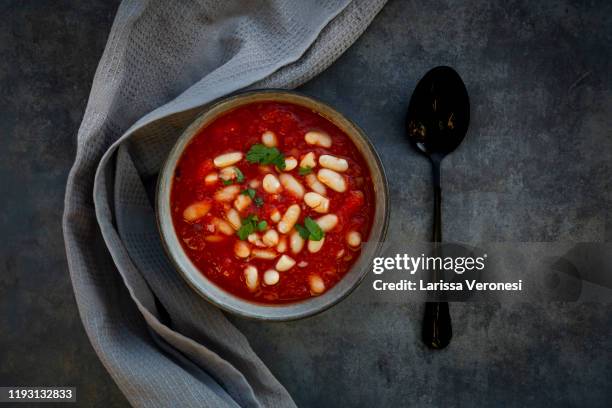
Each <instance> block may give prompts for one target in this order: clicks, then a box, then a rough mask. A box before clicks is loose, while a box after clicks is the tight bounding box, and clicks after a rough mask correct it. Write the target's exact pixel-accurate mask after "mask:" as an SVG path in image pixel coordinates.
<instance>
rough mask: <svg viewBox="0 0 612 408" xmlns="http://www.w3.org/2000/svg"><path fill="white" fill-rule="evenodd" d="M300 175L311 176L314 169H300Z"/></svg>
mask: <svg viewBox="0 0 612 408" xmlns="http://www.w3.org/2000/svg"><path fill="white" fill-rule="evenodd" d="M298 173H300V176H305V175H307V174H310V173H312V167H300V168H299V170H298Z"/></svg>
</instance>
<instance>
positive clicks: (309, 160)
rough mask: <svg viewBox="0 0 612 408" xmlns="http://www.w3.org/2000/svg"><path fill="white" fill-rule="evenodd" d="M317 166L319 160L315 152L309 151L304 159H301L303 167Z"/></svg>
mask: <svg viewBox="0 0 612 408" xmlns="http://www.w3.org/2000/svg"><path fill="white" fill-rule="evenodd" d="M316 166H317V161H316V158H315V154H314V152H309V153H306V154H305V155H304V157H302V161H300V167H302V168H311V169H313V168H315V167H316Z"/></svg>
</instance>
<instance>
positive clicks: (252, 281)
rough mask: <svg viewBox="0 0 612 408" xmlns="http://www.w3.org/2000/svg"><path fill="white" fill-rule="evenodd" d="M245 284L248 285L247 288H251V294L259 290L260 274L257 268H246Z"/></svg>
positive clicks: (250, 266)
mask: <svg viewBox="0 0 612 408" xmlns="http://www.w3.org/2000/svg"><path fill="white" fill-rule="evenodd" d="M244 283H246V285H247V288H249V290H250V291H251V292H254V291H255V290H257V287H258V286H259V273H258V272H257V268H256V267H254V266H252V265H249V266H247V267H246V268H244Z"/></svg>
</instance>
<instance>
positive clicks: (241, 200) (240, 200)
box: [234, 194, 253, 212]
mask: <svg viewBox="0 0 612 408" xmlns="http://www.w3.org/2000/svg"><path fill="white" fill-rule="evenodd" d="M252 202H253V200H251V197H249V196H248V195H245V194H240V195H239V196H238V197H236V200H234V208H235V209H237V210H238V211H241V212H242V211H244V210H245V209H246V208H247V207H248V206H249V205H251V203H252Z"/></svg>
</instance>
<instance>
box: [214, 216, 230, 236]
mask: <svg viewBox="0 0 612 408" xmlns="http://www.w3.org/2000/svg"><path fill="white" fill-rule="evenodd" d="M212 223H213V225H214V226H215V231H219V232H220V233H222V234H225V235H234V228H233V227H232V225H231V224H230V223H229V222H227V221H225V220H222V219H221V218H217V217H215V218H213V219H212Z"/></svg>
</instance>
